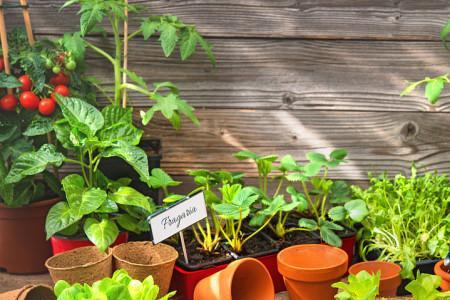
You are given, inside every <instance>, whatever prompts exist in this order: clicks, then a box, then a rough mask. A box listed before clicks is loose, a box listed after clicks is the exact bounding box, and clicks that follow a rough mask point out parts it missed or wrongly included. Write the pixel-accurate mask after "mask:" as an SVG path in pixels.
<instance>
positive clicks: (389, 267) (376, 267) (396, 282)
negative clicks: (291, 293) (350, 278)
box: [348, 261, 402, 297]
mask: <svg viewBox="0 0 450 300" xmlns="http://www.w3.org/2000/svg"><path fill="white" fill-rule="evenodd" d="M401 270H402V268H401V267H400V266H399V265H397V264H394V263H391V262H385V261H365V262H361V263H357V264H354V265H353V266H351V267H350V269H348V272H349V273H350V274H353V275H356V274H358V273H359V272H361V271H367V272H368V273H370V274H376V273H377V272H378V271H380V272H381V278H380V293H379V296H380V297H395V296H396V295H397V289H398V287H399V286H400V283H401V282H402V279H401V278H400V272H401Z"/></svg>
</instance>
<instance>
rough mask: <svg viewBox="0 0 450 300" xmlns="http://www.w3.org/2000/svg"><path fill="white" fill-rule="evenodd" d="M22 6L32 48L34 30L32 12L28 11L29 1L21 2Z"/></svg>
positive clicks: (23, 0)
mask: <svg viewBox="0 0 450 300" xmlns="http://www.w3.org/2000/svg"><path fill="white" fill-rule="evenodd" d="M20 5H21V6H22V14H23V21H24V23H25V29H26V31H27V37H28V42H29V43H30V45H31V46H33V45H34V42H35V40H34V36H33V28H32V27H31V19H30V12H29V11H28V0H20Z"/></svg>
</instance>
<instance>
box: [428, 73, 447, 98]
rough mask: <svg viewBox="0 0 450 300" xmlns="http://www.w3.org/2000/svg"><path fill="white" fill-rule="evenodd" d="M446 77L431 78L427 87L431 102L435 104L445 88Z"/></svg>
mask: <svg viewBox="0 0 450 300" xmlns="http://www.w3.org/2000/svg"><path fill="white" fill-rule="evenodd" d="M444 85H445V79H443V78H441V77H438V78H434V79H431V80H430V81H429V82H428V83H427V85H426V87H425V96H426V97H427V99H428V101H429V102H430V103H431V104H435V103H436V102H437V101H438V100H439V97H440V96H441V93H442V90H443V89H444Z"/></svg>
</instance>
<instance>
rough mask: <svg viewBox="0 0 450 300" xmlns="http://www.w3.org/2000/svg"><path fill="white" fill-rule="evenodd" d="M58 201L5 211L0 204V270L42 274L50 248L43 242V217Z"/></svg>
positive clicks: (52, 200)
mask: <svg viewBox="0 0 450 300" xmlns="http://www.w3.org/2000/svg"><path fill="white" fill-rule="evenodd" d="M57 201H58V199H50V200H43V201H38V202H34V203H32V204H29V205H26V206H23V207H19V208H8V207H6V206H5V205H4V204H1V203H0V269H6V271H7V272H9V273H15V274H33V273H44V272H46V268H45V260H46V259H47V258H49V257H50V256H51V255H52V248H51V245H50V243H49V242H48V241H46V238H45V217H46V215H47V213H48V211H49V209H50V207H51V206H52V205H53V204H55V203H56V202H57Z"/></svg>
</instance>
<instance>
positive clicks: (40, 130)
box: [23, 114, 55, 136]
mask: <svg viewBox="0 0 450 300" xmlns="http://www.w3.org/2000/svg"><path fill="white" fill-rule="evenodd" d="M54 121H55V118H54V115H53V116H51V117H43V116H41V115H39V114H36V115H35V116H34V117H33V120H32V121H31V123H30V125H28V127H27V129H25V131H24V132H23V135H25V136H38V135H43V134H47V133H49V132H51V131H52V130H53V124H52V123H53V122H54Z"/></svg>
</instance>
